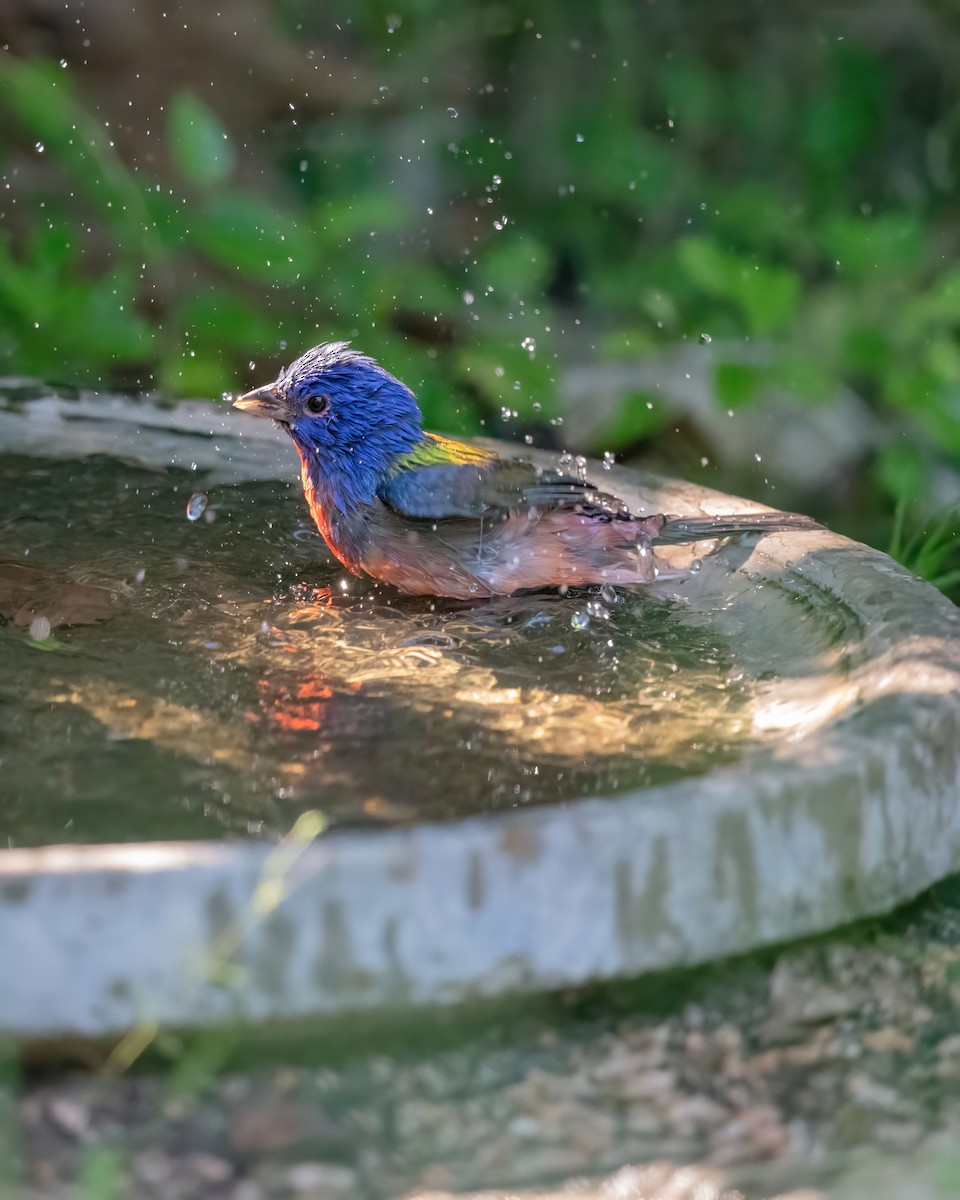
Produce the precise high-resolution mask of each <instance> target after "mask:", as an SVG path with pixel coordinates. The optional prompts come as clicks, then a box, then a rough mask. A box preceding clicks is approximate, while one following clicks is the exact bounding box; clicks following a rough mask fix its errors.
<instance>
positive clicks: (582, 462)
mask: <svg viewBox="0 0 960 1200" xmlns="http://www.w3.org/2000/svg"><path fill="white" fill-rule="evenodd" d="M574 461H575V462H576V464H577V478H578V479H579V480H580V482H581V483H586V481H587V460H586V459H585V458H584V457H583V455H582V454H578V455H577V457H576V459H575V460H574Z"/></svg>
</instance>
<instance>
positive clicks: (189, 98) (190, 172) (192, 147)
mask: <svg viewBox="0 0 960 1200" xmlns="http://www.w3.org/2000/svg"><path fill="white" fill-rule="evenodd" d="M167 136H168V138H169V140H170V152H171V155H172V157H173V161H174V162H175V163H176V165H177V168H178V170H179V171H180V172H181V174H182V175H183V176H184V178H186V179H189V180H190V182H191V183H196V184H200V185H201V186H208V185H210V184H214V183H223V182H224V180H226V179H227V178H228V177H229V176H230V174H231V172H232V171H233V166H234V152H233V146H232V145H231V143H230V138H229V136H228V135H227V131H226V129H225V127H224V125H223V123H222V122H221V120H220V118H219V117H218V116H217V114H216V113H215V112H214V111H213V109H211V108H209V107H208V106H207V105H206V104H204V103H203V101H202V100H200V99H199V98H198V97H197V96H195V95H194V93H193V92H188V91H179V92H174V94H173V96H172V97H171V99H170V103H169V108H168V112H167Z"/></svg>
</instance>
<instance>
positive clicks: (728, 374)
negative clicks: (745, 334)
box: [713, 363, 761, 410]
mask: <svg viewBox="0 0 960 1200" xmlns="http://www.w3.org/2000/svg"><path fill="white" fill-rule="evenodd" d="M713 378H714V386H715V387H716V389H717V403H718V404H719V405H720V407H721V408H725V409H733V410H736V409H738V408H744V407H746V406H747V405H748V404H752V403H753V401H754V400H755V399H756V398H757V393H758V391H759V390H760V378H761V373H760V371H759V370H758V369H757V368H756V367H747V366H744V365H743V364H741V363H718V364H717V368H716V371H715V372H714V377H713Z"/></svg>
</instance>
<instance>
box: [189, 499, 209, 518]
mask: <svg viewBox="0 0 960 1200" xmlns="http://www.w3.org/2000/svg"><path fill="white" fill-rule="evenodd" d="M206 507H207V497H206V495H205V494H204V493H203V492H194V493H193V495H192V496H191V497H190V499H189V500H188V501H187V520H188V521H199V520H200V518H201V517H202V516H203V510H204V509H205V508H206Z"/></svg>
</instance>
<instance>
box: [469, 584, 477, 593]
mask: <svg viewBox="0 0 960 1200" xmlns="http://www.w3.org/2000/svg"><path fill="white" fill-rule="evenodd" d="M467 591H468V592H470V593H471V594H473V593H476V592H477V591H479V588H478V587H477V585H476V584H475V583H471V584H470V586H469V587H468V588H467Z"/></svg>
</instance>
